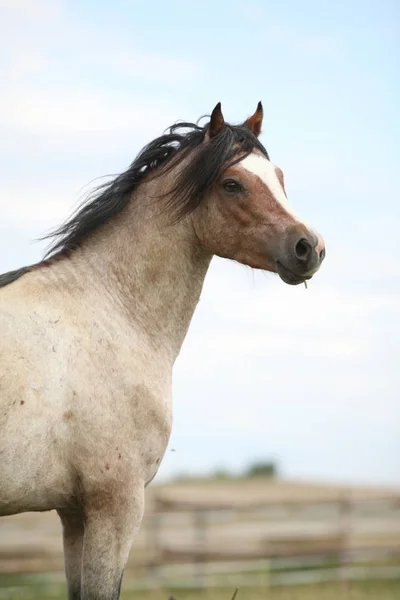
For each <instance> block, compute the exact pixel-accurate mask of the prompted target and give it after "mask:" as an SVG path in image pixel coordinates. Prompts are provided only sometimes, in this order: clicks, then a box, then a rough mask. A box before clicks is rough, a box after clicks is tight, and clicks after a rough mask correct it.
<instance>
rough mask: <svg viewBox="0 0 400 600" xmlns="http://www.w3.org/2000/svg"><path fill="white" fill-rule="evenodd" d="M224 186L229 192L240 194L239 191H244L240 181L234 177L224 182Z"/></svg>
mask: <svg viewBox="0 0 400 600" xmlns="http://www.w3.org/2000/svg"><path fill="white" fill-rule="evenodd" d="M222 187H223V188H224V190H225V191H226V192H228V194H238V193H239V192H243V188H242V186H241V185H240V183H238V182H237V181H235V180H234V179H227V180H226V181H224V183H223V184H222Z"/></svg>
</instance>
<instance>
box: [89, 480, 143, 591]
mask: <svg viewBox="0 0 400 600" xmlns="http://www.w3.org/2000/svg"><path fill="white" fill-rule="evenodd" d="M122 485H123V484H122ZM142 516H143V488H142V489H140V490H139V491H136V490H135V492H133V493H132V495H130V497H129V498H127V496H126V490H125V491H124V497H123V498H121V497H119V494H118V490H115V489H114V490H113V493H112V497H110V496H109V497H108V498H107V500H106V501H105V499H104V498H100V497H96V498H95V499H94V502H88V505H87V506H86V507H85V535H84V541H83V558H82V588H81V589H82V597H81V600H118V599H119V596H120V590H121V582H122V576H123V573H124V569H125V565H126V562H127V560H128V555H129V551H130V549H131V545H132V540H133V537H134V535H135V533H136V532H137V531H138V529H139V526H140V522H141V520H142Z"/></svg>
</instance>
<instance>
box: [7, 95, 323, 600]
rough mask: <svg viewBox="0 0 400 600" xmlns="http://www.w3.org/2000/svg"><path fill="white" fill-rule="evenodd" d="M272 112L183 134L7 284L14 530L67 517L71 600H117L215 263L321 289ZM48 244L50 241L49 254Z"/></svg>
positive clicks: (182, 125) (318, 250) (152, 148)
mask: <svg viewBox="0 0 400 600" xmlns="http://www.w3.org/2000/svg"><path fill="white" fill-rule="evenodd" d="M262 120H263V107H262V104H261V102H260V103H259V104H258V106H257V109H256V111H255V112H254V114H252V116H250V117H248V118H247V119H246V120H245V121H244V122H242V123H241V124H238V125H232V124H229V123H228V122H226V121H225V119H224V116H223V113H222V109H221V103H218V104H217V105H216V106H215V108H214V109H213V111H212V113H211V116H210V117H207V122H206V123H205V124H204V125H201V124H200V121H197V123H190V122H177V123H175V124H174V125H172V126H171V127H170V128H169V129H167V130H165V132H164V133H163V134H162V135H161V136H160V137H158V138H157V139H154V140H153V141H151V142H150V143H149V144H148V145H146V146H145V147H144V148H143V149H142V150H141V152H139V154H138V155H137V157H136V158H135V160H134V161H133V162H132V164H131V165H130V167H129V168H128V169H127V170H126V171H125V172H122V173H121V174H119V175H117V176H116V177H113V178H111V180H108V181H107V182H106V183H102V184H101V185H99V186H97V187H96V188H95V189H94V190H92V192H91V193H89V195H88V197H87V198H86V199H85V200H84V201H83V203H81V204H80V205H79V206H78V208H77V209H76V211H75V212H74V213H72V216H70V217H69V218H68V219H67V220H66V221H65V222H64V223H63V224H62V225H60V226H59V227H57V228H56V229H54V230H52V231H51V232H50V233H48V234H47V236H45V237H46V238H47V239H50V240H51V241H50V247H49V249H48V251H47V253H45V255H44V257H43V260H41V261H40V262H38V263H36V264H32V265H30V266H27V267H23V268H21V269H18V270H16V271H12V272H9V273H6V274H4V275H1V276H0V287H1V289H0V330H1V345H0V515H1V516H4V515H13V514H17V513H21V512H27V511H49V510H55V511H56V512H57V513H58V515H59V517H60V521H61V525H62V531H63V549H64V562H65V574H66V581H67V587H68V598H69V600H118V598H119V597H120V589H121V582H122V577H123V572H124V568H125V565H126V562H127V559H128V555H129V551H130V548H131V545H132V543H133V540H134V538H135V535H136V534H137V532H138V530H139V528H140V524H141V520H142V516H143V511H144V491H145V487H146V486H147V485H148V483H149V482H150V481H151V480H152V479H153V478H154V477H155V475H156V473H157V470H158V468H159V465H160V462H161V460H162V458H163V455H164V453H165V450H166V447H167V444H168V440H169V436H170V432H171V425H172V408H171V381H172V370H173V365H174V362H175V360H176V358H177V356H178V354H179V352H180V349H181V346H182V343H183V340H184V338H185V336H186V333H187V330H188V327H189V325H190V322H191V319H192V316H193V313H194V311H195V308H196V305H197V303H198V301H199V298H200V294H201V291H202V286H203V282H204V279H205V276H206V273H207V270H208V268H209V265H210V261H211V259H212V257H213V256H214V255H217V256H219V257H224V258H228V259H231V260H234V261H237V262H239V263H242V264H244V265H248V266H250V267H252V268H255V269H261V270H264V271H269V272H272V273H276V274H278V275H279V276H280V278H281V279H282V280H283V281H284V282H285V283H287V284H289V285H298V284H301V283H304V282H306V281H307V280H308V279H310V278H311V277H312V276H313V275H314V274H315V273H316V272H317V271H318V269H319V267H320V265H321V263H322V261H323V259H324V257H325V245H324V241H323V239H322V237H321V235H320V234H318V233H317V232H316V231H315V230H314V229H312V228H311V227H309V226H308V225H307V224H306V223H304V222H303V221H302V220H301V219H300V217H299V216H298V215H297V214H296V213H294V212H293V210H292V209H291V207H290V204H289V202H288V199H287V196H286V192H285V187H284V178H283V173H282V171H281V169H279V168H278V167H277V166H275V165H274V164H273V163H272V162H271V160H270V158H269V155H268V152H267V150H266V149H265V148H264V146H263V145H262V144H261V142H260V140H259V136H260V133H261V128H262ZM43 239H44V238H43Z"/></svg>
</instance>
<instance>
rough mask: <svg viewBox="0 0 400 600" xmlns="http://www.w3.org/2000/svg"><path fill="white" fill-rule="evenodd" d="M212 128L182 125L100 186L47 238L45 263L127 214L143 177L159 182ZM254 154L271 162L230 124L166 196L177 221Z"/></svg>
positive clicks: (12, 275)
mask: <svg viewBox="0 0 400 600" xmlns="http://www.w3.org/2000/svg"><path fill="white" fill-rule="evenodd" d="M207 128H208V123H207V124H206V125H204V126H203V127H201V126H199V125H198V124H194V123H178V124H176V125H172V127H170V128H169V129H168V130H167V133H165V134H164V135H162V136H160V137H159V138H157V139H155V140H153V141H152V142H150V143H149V144H148V145H147V146H145V147H144V148H143V149H142V151H141V152H140V153H139V154H138V156H137V157H136V159H135V160H134V161H133V163H132V164H131V166H130V167H129V168H128V169H127V170H126V171H125V172H124V173H121V175H118V176H117V177H115V179H113V180H112V181H111V182H108V183H105V184H103V185H100V186H99V187H97V188H96V189H95V190H94V192H92V193H91V194H90V195H89V196H88V198H87V199H86V201H84V202H83V204H82V205H81V207H80V208H79V209H78V210H77V212H76V213H75V214H74V215H73V216H72V217H71V218H70V219H69V220H68V221H66V223H64V224H63V225H61V226H60V227H58V228H57V229H55V230H54V231H52V232H51V233H49V234H48V235H46V236H45V237H44V238H42V239H51V240H53V241H52V243H51V245H50V248H49V249H48V251H47V253H46V255H45V259H49V258H52V257H54V256H56V255H60V254H64V253H67V252H70V251H71V250H75V249H76V248H78V247H79V245H80V244H81V242H82V241H83V240H84V238H86V237H87V236H88V235H90V233H92V232H93V231H95V230H96V229H98V228H99V227H101V226H102V225H104V224H105V223H106V222H107V221H109V220H110V219H111V218H112V217H114V216H115V215H117V214H118V213H120V212H121V211H122V210H123V208H124V207H125V206H126V205H127V203H128V202H129V200H130V198H131V196H132V193H133V192H134V191H135V190H136V188H137V186H138V185H139V184H140V183H141V182H142V180H143V178H144V177H146V176H147V175H148V174H151V175H152V176H153V177H158V176H160V175H162V174H163V173H166V172H168V171H170V170H171V169H172V168H173V167H174V166H175V165H176V164H178V162H180V161H181V160H185V159H186V158H187V157H188V155H189V154H190V153H191V152H192V151H193V150H195V149H196V148H199V147H200V145H201V143H202V142H203V141H204V138H205V135H206V132H207ZM254 149H257V150H259V151H260V152H262V153H263V154H264V155H265V156H266V157H267V158H269V157H268V153H267V151H266V149H265V148H264V146H263V145H262V144H261V143H260V142H259V141H258V139H257V137H256V136H255V135H254V134H253V133H252V131H251V130H250V129H248V128H247V127H245V126H244V125H229V124H227V123H225V127H224V129H223V130H222V131H221V132H220V133H219V134H218V135H217V136H215V137H213V138H212V139H211V140H210V141H209V142H208V143H207V144H204V145H203V146H202V147H201V148H199V150H198V152H195V153H193V158H192V159H191V160H189V162H188V163H187V166H186V167H185V168H184V169H183V170H182V172H181V174H180V176H179V178H178V180H177V181H176V184H175V185H174V187H173V189H170V190H168V191H167V192H165V195H167V194H170V195H171V198H170V200H169V203H168V209H169V210H170V211H171V213H173V215H174V217H175V218H177V219H180V218H182V217H184V216H185V215H187V214H189V213H191V212H192V211H193V210H195V208H196V207H197V206H198V205H199V204H200V202H201V201H202V199H203V198H204V196H205V194H206V192H207V191H208V190H210V189H211V188H212V186H213V185H214V184H215V183H216V181H217V179H218V177H219V176H220V174H221V171H222V169H225V168H227V167H228V166H231V165H232V164H234V163H235V162H238V161H239V160H241V159H242V158H244V156H247V155H248V154H250V153H251V152H252V151H253V150H254ZM161 167H162V168H161ZM163 195H164V194H163ZM29 270H31V267H24V268H22V269H18V270H16V271H12V272H9V273H5V274H4V275H0V288H1V287H4V286H5V285H8V284H9V283H12V282H13V281H15V280H16V279H18V278H19V277H21V276H22V275H24V274H25V273H26V272H28V271H29Z"/></svg>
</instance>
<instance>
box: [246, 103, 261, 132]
mask: <svg viewBox="0 0 400 600" xmlns="http://www.w3.org/2000/svg"><path fill="white" fill-rule="evenodd" d="M263 116H264V111H263V107H262V104H261V102H259V103H258V105H257V110H256V112H255V113H254V115H253V116H252V117H249V118H248V119H247V120H246V121H245V123H244V125H245V127H248V128H249V129H250V130H251V131H252V132H253V133H254V135H255V136H257V137H258V136H259V135H260V133H261V127H262V121H263Z"/></svg>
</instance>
